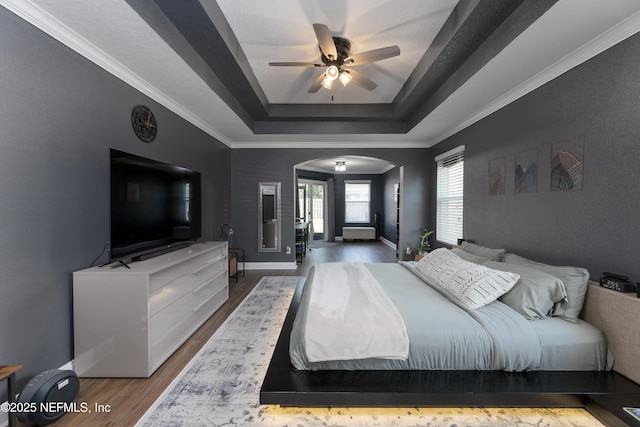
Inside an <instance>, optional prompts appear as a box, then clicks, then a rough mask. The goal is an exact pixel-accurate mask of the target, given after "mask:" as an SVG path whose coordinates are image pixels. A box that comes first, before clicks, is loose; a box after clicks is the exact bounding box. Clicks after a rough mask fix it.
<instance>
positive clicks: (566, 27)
mask: <svg viewBox="0 0 640 427" xmlns="http://www.w3.org/2000/svg"><path fill="white" fill-rule="evenodd" d="M213 1H214V0H201V3H202V5H203V7H204V8H205V10H207V8H208V7H210V5H209V4H208V3H209V2H213ZM455 3H456V1H446V0H439V1H437V2H436V1H435V0H434V1H429V2H427V1H424V0H323V1H311V0H309V1H303V0H299V1H295V0H273V1H264V0H243V1H237V0H236V1H234V0H219V1H218V5H219V6H220V8H221V9H222V10H223V12H224V13H225V17H226V18H227V20H228V22H229V25H230V27H231V28H232V30H233V32H234V34H235V36H236V38H237V40H238V42H239V44H240V46H241V49H242V52H240V55H244V56H245V57H246V59H247V62H248V63H249V64H250V66H251V69H252V70H253V72H254V74H255V78H256V79H257V80H258V82H259V84H260V86H261V88H262V90H263V92H264V95H265V96H266V97H267V99H268V100H269V102H273V103H288V102H296V103H308V102H311V103H323V102H326V103H329V104H330V103H331V102H332V101H331V99H330V95H329V94H328V93H327V92H325V89H321V91H320V92H318V93H317V94H307V93H306V89H307V88H308V87H309V86H310V85H311V83H312V82H313V79H314V78H315V77H314V76H315V75H316V74H315V73H317V72H318V70H314V69H297V70H283V69H282V68H283V67H279V68H276V67H268V66H267V65H265V64H266V63H267V62H269V61H278V60H281V61H307V60H308V61H316V60H317V59H318V57H319V55H318V52H317V44H316V41H315V40H314V33H313V30H312V27H311V25H312V24H313V23H316V22H319V23H325V24H327V25H328V26H329V28H330V30H331V31H332V32H334V33H335V34H334V35H342V36H345V37H348V38H349V39H350V40H351V42H352V52H354V53H357V52H360V51H365V50H369V49H373V48H377V47H383V46H388V45H393V44H397V45H398V46H399V47H400V49H401V52H402V53H401V55H400V56H399V57H396V58H390V59H386V60H384V61H380V62H378V63H375V64H370V66H366V68H365V65H362V66H361V67H362V69H358V71H362V72H363V73H364V72H366V74H367V76H368V77H370V78H372V79H374V80H375V81H376V82H377V83H378V84H379V87H378V88H377V89H376V90H374V91H373V92H368V91H365V90H363V89H361V88H358V87H353V88H351V87H349V86H347V88H342V87H339V88H337V89H336V90H335V93H334V95H335V99H334V101H333V102H341V103H346V102H358V103H369V102H372V103H379V102H389V100H390V99H392V98H393V97H394V96H395V93H397V91H398V88H399V87H401V86H402V84H403V83H404V79H406V78H407V74H408V73H410V72H411V70H412V67H414V66H415V63H416V58H419V57H420V56H421V55H422V53H424V51H425V49H426V48H427V47H428V44H429V43H430V40H431V39H432V38H433V32H434V31H436V30H437V28H438V25H439V23H441V22H442V19H443V18H444V17H446V14H447V12H446V11H447V10H449V9H450V8H451V7H452V6H453V5H454V4H455ZM0 5H3V6H4V7H6V8H7V9H9V10H11V11H13V12H14V13H16V14H17V15H19V16H21V17H23V18H24V19H25V20H27V21H28V22H30V23H32V24H33V25H35V26H36V27H38V28H40V29H42V30H43V31H45V32H46V33H48V34H50V35H51V36H53V37H54V38H56V39H58V40H60V41H61V42H62V43H64V44H65V45H67V46H69V47H70V48H72V49H74V50H76V51H77V52H79V53H80V54H81V55H83V56H85V57H87V58H88V59H90V60H91V61H93V62H95V63H96V64H98V65H99V66H101V67H103V68H104V69H105V70H107V71H108V72H110V73H112V74H114V75H115V76H116V77H118V78H120V79H122V80H123V81H125V82H127V83H128V84H130V85H131V86H133V87H135V88H137V89H138V90H140V91H141V92H142V93H144V94H146V95H148V96H149V97H151V98H153V99H154V100H156V101H158V102H159V103H161V104H163V105H164V106H166V107H167V108H169V109H170V110H172V111H173V112H175V113H176V114H178V115H180V116H182V117H183V118H185V119H186V120H188V121H190V122H191V123H193V124H194V125H195V126H198V127H199V128H201V129H202V130H204V131H205V132H207V133H209V134H210V135H212V136H214V137H215V138H217V139H219V140H220V141H221V142H223V143H225V144H227V145H228V146H230V147H233V148H249V147H285V148H286V147H300V146H303V147H371V148H373V147H393V148H400V147H429V146H433V145H434V144H437V143H438V142H440V141H442V140H444V139H445V138H447V137H448V136H451V135H453V134H454V133H456V132H458V131H460V130H461V129H464V128H465V127H466V126H469V125H470V124H472V123H474V122H476V121H477V120H479V119H481V118H483V117H485V116H486V115H488V114H490V113H492V112H493V111H496V110H497V109H499V108H501V107H502V106H504V105H507V104H508V103H510V102H512V101H514V100H515V99H518V98H519V97H521V96H523V95H525V94H526V93H528V92H530V91H531V90H533V89H535V88H536V87H539V86H540V85H542V84H544V83H545V82H547V81H549V80H551V79H553V78H555V77H557V76H558V75H560V74H562V73H563V72H565V71H567V70H569V69H571V68H572V67H574V66H576V65H578V64H580V63H581V62H583V61H585V60H587V59H589V58H591V57H592V56H594V55H596V54H598V53H600V52H602V51H603V50H605V49H607V48H608V47H610V46H612V45H613V44H616V43H618V42H620V41H621V40H624V39H625V38H627V37H629V36H631V35H633V34H635V33H636V32H638V31H639V30H640V2H638V1H637V0H608V1H602V0H559V1H558V2H557V3H556V4H555V5H554V6H552V7H551V8H550V9H549V10H548V11H547V12H546V13H545V14H544V15H542V17H540V18H539V19H538V20H537V21H536V22H534V23H533V24H532V25H531V26H529V27H528V28H527V29H526V30H525V31H524V32H523V33H522V34H520V35H519V36H518V37H517V38H516V39H515V40H514V41H513V42H512V43H511V44H510V45H508V46H507V47H506V48H505V49H504V50H502V51H501V52H500V53H498V54H497V55H496V56H495V57H494V58H493V59H492V60H490V61H489V62H488V63H487V64H486V65H485V66H484V68H483V69H481V70H480V71H479V72H477V73H476V74H474V75H473V76H472V77H470V78H469V79H468V80H467V81H466V82H465V83H464V84H463V85H461V86H460V87H459V88H458V89H457V90H456V91H455V92H454V93H453V94H451V95H450V96H448V97H447V98H446V99H444V101H443V102H442V103H440V104H439V105H438V106H437V107H436V108H435V109H434V110H433V111H432V112H431V113H430V114H428V115H427V116H426V117H425V118H424V119H423V120H421V121H420V122H419V123H418V124H417V125H416V126H414V127H413V128H412V129H411V130H410V131H409V132H407V133H404V134H371V133H350V134H304V135H302V134H256V133H254V132H253V131H252V130H251V129H250V128H249V127H248V126H247V125H246V124H245V122H244V121H243V120H242V119H241V118H240V117H238V115H237V114H236V113H235V112H234V110H232V108H231V107H229V106H228V105H227V104H225V102H224V101H223V100H222V97H221V96H220V94H218V93H216V92H214V91H213V90H212V89H211V87H210V85H208V84H207V83H206V82H205V81H204V80H203V79H202V78H201V76H200V75H198V74H197V73H196V72H195V71H194V70H193V69H192V67H190V66H189V65H188V64H187V63H186V62H185V61H184V60H183V58H182V57H181V56H179V55H178V54H177V53H176V52H175V51H174V50H173V49H172V48H171V47H169V46H168V45H167V44H166V43H165V42H164V40H163V38H162V37H160V36H159V35H158V34H157V33H156V32H155V31H154V29H152V28H151V27H150V26H149V25H148V24H147V23H146V22H145V20H143V19H142V18H141V17H140V16H139V15H138V14H137V13H136V12H135V11H134V10H133V9H132V8H131V7H130V6H129V5H128V4H127V3H126V2H125V1H124V0H101V1H91V2H84V1H78V0H0ZM434 5H435V6H434ZM421 52H422V53H421ZM285 74H286V75H285ZM343 89H345V90H343Z"/></svg>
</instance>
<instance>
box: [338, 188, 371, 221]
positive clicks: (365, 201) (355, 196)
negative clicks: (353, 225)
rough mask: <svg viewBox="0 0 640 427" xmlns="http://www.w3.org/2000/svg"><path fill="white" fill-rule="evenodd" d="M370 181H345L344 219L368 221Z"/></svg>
mask: <svg viewBox="0 0 640 427" xmlns="http://www.w3.org/2000/svg"><path fill="white" fill-rule="evenodd" d="M370 196H371V181H345V183H344V205H345V207H344V221H345V222H367V223H368V222H369V201H370V199H371V197H370Z"/></svg>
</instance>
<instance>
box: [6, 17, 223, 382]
mask: <svg viewBox="0 0 640 427" xmlns="http://www.w3.org/2000/svg"><path fill="white" fill-rule="evenodd" d="M0 58H2V60H1V61H0V324H2V325H3V326H2V329H0V331H1V332H0V342H1V343H2V345H0V360H1V361H2V363H7V364H21V365H23V366H24V368H23V370H22V371H21V372H20V373H19V374H18V380H19V385H22V384H24V383H25V382H26V381H27V380H28V379H29V378H30V377H31V376H33V375H35V374H36V373H38V372H41V371H43V370H45V369H51V368H58V367H60V366H62V365H63V364H65V363H67V362H68V361H69V360H71V358H72V356H73V353H72V345H73V343H72V337H73V333H72V327H73V323H72V300H71V299H72V298H71V296H72V272H73V271H74V270H79V269H83V268H86V267H88V266H89V264H90V263H91V262H92V261H93V260H94V259H95V258H96V257H98V256H99V255H100V252H101V251H102V249H103V247H104V245H105V244H106V243H107V240H108V239H109V169H108V167H109V148H110V147H113V148H116V149H119V150H122V151H127V152H131V153H134V154H137V155H141V156H144V157H149V158H152V159H156V160H160V161H164V162H169V163H174V164H179V165H183V166H185V167H189V168H192V169H195V170H198V171H200V172H201V173H202V182H203V204H202V217H203V235H204V237H205V238H207V239H212V238H214V237H215V238H219V235H218V234H219V228H218V227H219V224H221V223H223V222H226V221H227V220H228V214H229V175H230V174H229V163H230V161H229V157H230V156H229V152H230V150H229V149H228V148H227V147H226V146H224V145H222V144H220V143H219V142H217V141H215V140H214V139H213V138H211V137H209V136H207V135H205V134H204V133H202V132H201V131H199V130H198V129H196V128H195V127H193V126H192V125H190V124H188V123H187V122H185V121H184V120H182V119H181V118H179V117H177V116H176V115H175V114H173V113H171V112H169V111H168V110H166V109H165V108H163V107H161V106H160V105H158V104H157V103H155V102H153V101H151V100H150V99H148V98H147V97H145V96H143V95H142V94H140V93H139V92H138V91H136V90H134V89H132V88H131V87H130V86H128V85H126V84H124V83H123V82H121V81H120V80H118V79H116V78H115V77H113V76H111V75H110V74H108V73H106V72H105V71H103V70H102V69H101V68H99V67H97V66H95V65H94V64H92V63H90V62H89V61H87V60H86V59H84V58H83V57H81V56H79V55H78V54H76V53H74V52H72V51H71V50H70V49H68V48H66V47H64V46H63V45H61V44H60V43H58V42H57V41H55V40H53V39H52V38H50V37H49V36H47V35H45V34H43V33H41V32H40V31H39V30H37V29H36V28H34V27H32V26H31V25H29V24H27V23H25V22H24V21H23V20H21V19H20V18H18V17H17V16H15V15H13V14H12V13H10V12H8V11H7V10H6V9H4V8H2V7H0ZM137 104H146V105H148V106H150V107H151V109H152V110H153V111H154V113H155V115H156V119H157V121H158V129H159V130H158V136H157V138H156V140H155V141H153V142H152V143H151V144H145V143H143V142H141V141H140V140H138V139H137V138H136V136H135V135H134V133H133V131H132V129H131V122H130V114H131V110H132V108H133V107H134V106H135V105H137ZM105 260H106V255H103V256H102V257H101V258H100V261H105Z"/></svg>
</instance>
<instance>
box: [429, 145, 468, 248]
mask: <svg viewBox="0 0 640 427" xmlns="http://www.w3.org/2000/svg"><path fill="white" fill-rule="evenodd" d="M435 160H436V162H437V167H436V170H437V176H436V181H437V188H436V240H438V241H440V242H443V243H448V244H452V245H455V244H457V243H458V239H461V238H462V236H463V234H462V231H463V230H462V215H463V200H464V188H463V187H464V185H463V184H464V183H463V177H464V145H461V146H460V147H457V148H454V149H453V150H450V151H447V152H446V153H443V154H441V155H439V156H436V159H435Z"/></svg>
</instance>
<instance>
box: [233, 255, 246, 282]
mask: <svg viewBox="0 0 640 427" xmlns="http://www.w3.org/2000/svg"><path fill="white" fill-rule="evenodd" d="M240 255H242V277H244V266H245V257H244V248H229V277H231V278H232V279H236V283H237V282H238V274H239V271H238V257H239V256H240ZM232 260H233V261H232ZM232 262H233V263H234V268H233V271H231V270H232V268H231V266H232Z"/></svg>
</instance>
